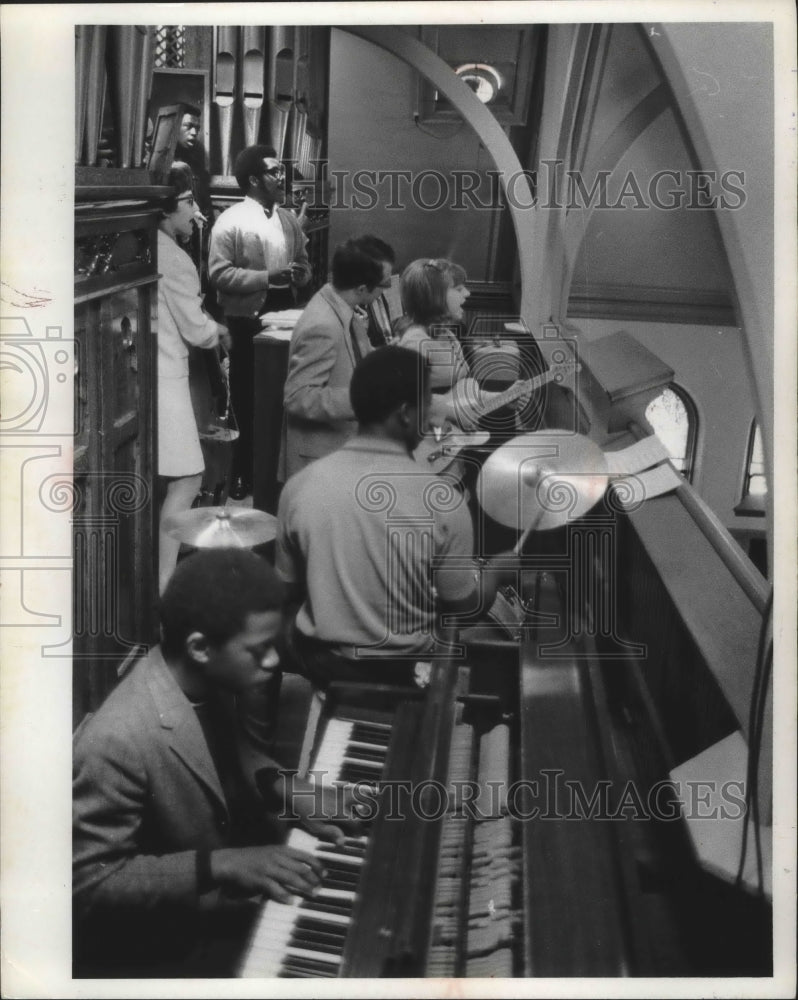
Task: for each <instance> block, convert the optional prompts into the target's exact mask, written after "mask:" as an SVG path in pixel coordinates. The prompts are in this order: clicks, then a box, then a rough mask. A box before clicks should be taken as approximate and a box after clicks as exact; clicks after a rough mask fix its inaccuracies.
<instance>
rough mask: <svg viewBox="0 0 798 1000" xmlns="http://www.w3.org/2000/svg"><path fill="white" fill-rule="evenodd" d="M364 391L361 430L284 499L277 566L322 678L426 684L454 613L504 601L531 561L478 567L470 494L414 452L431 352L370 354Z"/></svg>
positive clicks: (301, 649)
mask: <svg viewBox="0 0 798 1000" xmlns="http://www.w3.org/2000/svg"><path fill="white" fill-rule="evenodd" d="M350 399H351V403H352V408H353V410H354V413H355V416H356V418H357V421H358V432H357V434H356V436H355V437H353V438H352V439H350V440H349V441H348V442H347V443H346V444H345V445H344V446H343V447H342V448H340V449H339V450H338V451H336V452H333V453H332V454H331V455H328V456H327V457H326V458H322V459H319V460H318V461H316V462H313V463H312V464H311V465H309V466H308V467H307V468H305V469H303V470H302V471H301V472H300V473H298V474H297V475H295V476H293V477H292V478H291V479H289V481H288V482H287V483H286V485H285V488H284V490H283V493H282V496H281V499H280V505H279V509H278V515H277V516H278V525H277V542H276V555H275V566H276V569H277V572H278V574H279V575H280V577H281V578H282V580H283V581H284V583H285V584H286V586H287V588H288V591H289V595H290V597H291V598H292V599H293V603H294V607H295V608H296V609H297V610H296V614H295V618H294V621H293V623H292V625H290V626H289V630H288V641H289V646H290V648H291V650H292V652H293V654H294V656H295V658H296V660H297V663H298V665H299V669H300V670H301V671H302V672H304V673H306V675H307V676H309V677H310V678H311V680H313V681H314V683H316V684H317V685H319V686H322V687H323V686H324V685H325V684H327V683H329V682H330V681H331V680H362V681H368V682H371V683H386V682H387V683H391V684H395V683H401V684H412V683H415V676H416V674H417V673H420V672H423V668H419V669H418V670H417V664H425V663H428V662H429V661H430V660H431V659H432V658H433V657H436V656H440V655H444V654H446V652H447V651H448V650H449V648H450V642H449V639H450V637H451V636H450V634H448V633H446V632H445V631H444V630H443V629H442V628H441V621H442V617H443V616H452V615H455V616H456V615H458V614H462V615H468V616H469V617H470V616H472V615H474V614H476V613H478V612H479V610H480V608H488V607H490V605H491V603H492V601H493V597H494V595H495V592H496V589H497V587H498V585H499V583H500V582H502V581H503V580H504V579H505V578H507V577H508V576H509V577H511V578H515V574H516V572H517V560H516V559H515V557H513V556H509V557H508V558H507V559H498V557H496V559H495V560H494V562H493V564H491V565H488V564H485V565H484V566H483V567H481V568H478V565H477V563H475V561H474V556H475V553H474V531H473V526H472V518H471V513H470V511H469V507H468V503H467V501H466V498H465V497H464V495H463V493H462V491H460V490H459V489H457V488H456V486H455V484H454V482H453V480H452V479H451V477H447V476H438V475H435V474H434V473H431V472H428V471H427V470H426V469H425V468H423V467H420V466H419V464H418V463H417V462H416V461H414V459H413V451H414V450H415V448H416V446H417V445H418V443H419V440H420V438H421V436H422V434H423V433H424V431H425V430H426V427H427V422H428V417H427V414H428V410H429V406H430V399H431V394H430V387H429V368H428V364H427V362H426V361H425V359H424V358H423V356H422V355H421V354H420V353H419V352H417V351H413V350H408V349H407V348H402V347H396V346H388V347H385V348H382V349H380V350H379V351H375V352H373V353H372V354H369V355H367V356H366V357H365V358H363V360H362V361H361V362H360V363H359V364H358V365H357V367H356V368H355V371H354V374H353V376H352V381H351V384H350Z"/></svg>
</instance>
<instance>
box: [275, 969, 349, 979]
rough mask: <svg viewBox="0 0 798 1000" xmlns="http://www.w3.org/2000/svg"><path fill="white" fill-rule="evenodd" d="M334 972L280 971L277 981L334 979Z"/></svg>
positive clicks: (335, 976) (335, 974)
mask: <svg viewBox="0 0 798 1000" xmlns="http://www.w3.org/2000/svg"><path fill="white" fill-rule="evenodd" d="M337 976H338V974H337V973H336V972H303V971H302V970H300V969H281V970H280V971H279V972H278V973H277V978H278V979H336V978H337Z"/></svg>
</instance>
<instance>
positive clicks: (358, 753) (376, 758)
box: [344, 744, 385, 767]
mask: <svg viewBox="0 0 798 1000" xmlns="http://www.w3.org/2000/svg"><path fill="white" fill-rule="evenodd" d="M344 756H345V757H359V758H361V760H370V761H373V762H374V764H376V765H377V766H379V767H384V766H385V753H384V752H383V751H382V750H372V749H371V747H366V746H362V747H359V746H356V745H353V744H350V745H349V746H348V747H347V752H346V753H345V754H344Z"/></svg>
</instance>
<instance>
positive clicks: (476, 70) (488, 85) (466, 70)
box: [455, 62, 504, 104]
mask: <svg viewBox="0 0 798 1000" xmlns="http://www.w3.org/2000/svg"><path fill="white" fill-rule="evenodd" d="M455 73H456V74H457V76H459V77H460V79H461V80H462V81H463V82H464V83H467V84H468V86H469V87H470V88H471V89H472V90H473V91H474V93H475V94H476V95H477V97H478V98H479V100H480V101H482V103H483V104H490V103H491V102H493V101H494V100H495V99H496V98H497V97H498V95H499V91H500V90H501V89H502V87H503V86H504V80H503V79H502V75H501V73H499V71H498V70H496V69H494V67H493V66H489V65H488V64H487V63H476V62H470V63H463V65H462V66H458V67H457V68H456V69H455Z"/></svg>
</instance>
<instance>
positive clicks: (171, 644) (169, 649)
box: [159, 548, 284, 656]
mask: <svg viewBox="0 0 798 1000" xmlns="http://www.w3.org/2000/svg"><path fill="white" fill-rule="evenodd" d="M283 599H284V588H283V584H282V582H281V580H280V578H279V577H278V576H277V573H276V571H275V569H274V567H273V566H271V565H270V564H269V563H267V562H266V560H265V559H262V558H261V557H260V556H256V555H255V553H254V552H251V551H250V550H249V549H234V548H212V549H199V550H198V551H197V552H194V553H192V554H191V555H189V556H186V557H185V559H182V560H181V561H180V562H179V563H178V564H177V568H176V569H175V571H174V573H173V574H172V577H171V578H170V580H169V582H168V583H167V585H166V589H165V590H164V592H163V594H162V595H161V600H160V605H159V614H160V620H161V646H162V648H163V651H164V653H165V654H166V655H167V656H170V655H171V656H179V655H180V654H181V653H182V652H183V650H184V648H185V642H186V639H187V638H188V637H189V636H190V635H191V633H192V632H201V633H202V635H204V636H205V638H206V639H207V640H208V641H209V642H210V643H211V644H212V645H214V646H219V645H221V644H222V643H224V642H227V640H228V639H232V638H233V636H235V635H238V633H239V632H242V631H243V630H244V627H245V624H246V618H247V616H248V615H250V614H253V613H254V614H257V613H258V612H261V611H279V610H280V609H281V608H282V605H283Z"/></svg>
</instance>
